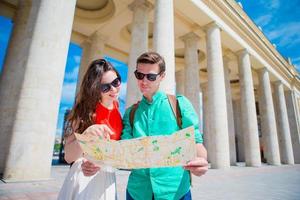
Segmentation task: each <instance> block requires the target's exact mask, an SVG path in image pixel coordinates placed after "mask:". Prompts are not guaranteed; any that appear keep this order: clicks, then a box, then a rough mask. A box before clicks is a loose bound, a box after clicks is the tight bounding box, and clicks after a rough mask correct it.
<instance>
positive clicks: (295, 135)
mask: <svg viewBox="0 0 300 200" xmlns="http://www.w3.org/2000/svg"><path fill="white" fill-rule="evenodd" d="M293 93H294V92H293V91H292V90H287V91H285V100H286V108H287V114H288V119H289V126H290V133H291V139H292V146H293V153H294V161H295V163H296V164H300V138H299V136H300V134H299V132H300V129H299V127H298V124H297V112H296V101H295V99H294V94H293Z"/></svg>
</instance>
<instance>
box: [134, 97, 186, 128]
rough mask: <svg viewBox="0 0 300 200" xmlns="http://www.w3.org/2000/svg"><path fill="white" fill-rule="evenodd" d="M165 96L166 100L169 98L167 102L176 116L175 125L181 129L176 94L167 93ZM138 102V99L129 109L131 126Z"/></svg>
mask: <svg viewBox="0 0 300 200" xmlns="http://www.w3.org/2000/svg"><path fill="white" fill-rule="evenodd" d="M167 97H168V100H169V104H170V106H171V108H172V111H173V114H174V116H175V118H176V122H177V125H178V127H179V128H180V129H182V115H181V112H180V107H179V103H178V100H177V98H176V96H175V95H172V94H167ZM139 104H140V101H138V102H137V103H135V104H133V106H132V109H131V110H130V113H129V122H130V126H131V128H133V121H134V116H135V112H136V110H137V108H138V107H139Z"/></svg>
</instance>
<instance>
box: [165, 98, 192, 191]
mask: <svg viewBox="0 0 300 200" xmlns="http://www.w3.org/2000/svg"><path fill="white" fill-rule="evenodd" d="M167 96H168V100H169V103H170V105H171V108H172V111H173V114H174V116H175V117H176V121H177V125H178V127H179V128H180V129H182V115H181V111H180V107H179V103H178V99H177V98H176V96H175V95H171V94H168V95H167ZM189 175H190V184H191V186H193V181H192V173H191V171H189Z"/></svg>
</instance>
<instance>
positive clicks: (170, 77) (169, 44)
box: [153, 0, 175, 94]
mask: <svg viewBox="0 0 300 200" xmlns="http://www.w3.org/2000/svg"><path fill="white" fill-rule="evenodd" d="M173 12H174V8H173V0H156V1H155V14H154V30H153V49H154V51H156V52H157V53H159V54H160V55H161V56H163V57H164V59H165V62H166V76H165V79H164V81H162V82H161V84H160V89H161V90H163V91H165V92H167V93H169V94H175V56H174V55H175V50H174V13H173Z"/></svg>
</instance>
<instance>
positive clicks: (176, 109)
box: [167, 94, 182, 129]
mask: <svg viewBox="0 0 300 200" xmlns="http://www.w3.org/2000/svg"><path fill="white" fill-rule="evenodd" d="M167 96H168V100H169V103H170V105H171V108H172V111H173V114H174V116H175V117H176V122H177V125H178V127H179V128H180V129H182V115H181V111H180V107H179V103H178V100H177V98H176V96H175V95H171V94H168V95H167Z"/></svg>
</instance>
